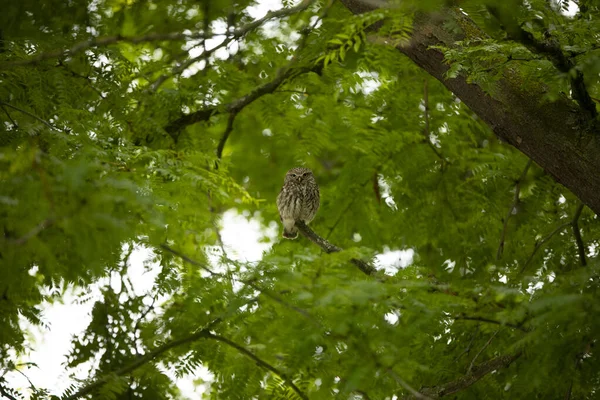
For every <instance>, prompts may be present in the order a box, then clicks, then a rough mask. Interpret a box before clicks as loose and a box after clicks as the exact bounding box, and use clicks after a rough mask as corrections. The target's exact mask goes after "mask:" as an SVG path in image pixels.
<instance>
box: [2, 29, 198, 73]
mask: <svg viewBox="0 0 600 400" xmlns="http://www.w3.org/2000/svg"><path fill="white" fill-rule="evenodd" d="M204 36H205V35H204V33H202V32H196V33H185V32H170V33H149V34H147V35H143V36H123V35H114V36H104V37H98V38H91V39H88V40H84V41H83V42H79V43H76V44H74V45H73V46H71V47H70V48H68V49H58V50H53V51H49V52H47V53H41V54H38V55H37V56H33V57H31V58H27V59H24V60H18V61H9V62H4V63H0V70H1V69H9V68H14V67H22V66H26V65H34V64H37V63H39V62H41V61H45V60H49V59H52V58H62V57H70V56H73V55H75V54H78V53H81V52H83V51H85V50H87V49H90V48H92V47H103V46H109V45H112V44H117V43H121V42H125V43H131V44H139V43H148V42H162V41H175V40H193V39H202V38H204Z"/></svg>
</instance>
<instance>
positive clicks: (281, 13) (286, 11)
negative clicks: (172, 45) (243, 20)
mask: <svg viewBox="0 0 600 400" xmlns="http://www.w3.org/2000/svg"><path fill="white" fill-rule="evenodd" d="M311 2H312V1H306V0H305V1H303V2H301V3H300V4H298V5H297V6H294V7H290V8H282V9H280V10H276V11H270V12H268V13H267V15H265V16H264V17H262V18H260V19H257V20H256V21H252V22H250V23H248V24H246V25H244V26H242V27H241V28H239V29H236V30H234V31H233V32H232V33H231V34H230V35H228V36H227V37H226V38H225V39H224V40H223V41H222V42H221V43H219V44H218V45H216V46H215V47H213V48H211V49H208V50H207V49H206V45H205V44H204V43H206V39H204V40H203V46H204V50H203V51H202V54H200V55H198V56H197V57H193V58H190V59H188V60H186V61H184V62H183V63H181V64H180V65H178V66H177V67H175V68H173V70H172V72H171V75H175V74H180V73H182V72H183V71H184V70H186V69H187V68H189V67H190V66H191V65H192V64H194V63H196V62H198V61H200V60H208V57H210V55H211V54H213V53H214V52H215V51H217V50H219V49H221V48H223V47H225V46H227V45H229V44H230V43H231V42H233V41H234V40H238V39H240V38H242V37H243V36H245V35H246V34H248V33H249V32H251V31H253V30H254V29H256V28H258V27H260V26H261V25H263V24H264V23H265V22H267V21H269V20H271V19H274V18H280V17H287V16H289V15H292V14H295V13H298V12H301V11H304V10H306V9H307V8H308V6H309V5H310V4H311ZM168 78H169V75H166V74H164V75H161V76H160V77H159V78H158V79H157V80H156V81H155V82H154V83H153V84H152V85H151V86H150V91H152V92H154V91H156V90H157V89H158V88H159V87H160V85H162V84H163V83H164V82H165V81H166V80H167V79H168Z"/></svg>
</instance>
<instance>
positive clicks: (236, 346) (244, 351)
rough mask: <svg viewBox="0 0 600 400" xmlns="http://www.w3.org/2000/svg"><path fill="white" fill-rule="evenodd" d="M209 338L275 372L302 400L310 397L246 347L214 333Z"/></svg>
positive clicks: (209, 334) (208, 335)
mask: <svg viewBox="0 0 600 400" xmlns="http://www.w3.org/2000/svg"><path fill="white" fill-rule="evenodd" d="M206 337H208V338H211V339H214V340H217V341H219V342H222V343H225V344H226V345H228V346H230V347H233V348H234V349H236V350H237V351H239V352H240V353H242V354H244V355H246V356H247V357H249V358H251V359H252V360H253V361H254V362H256V364H258V365H259V366H261V367H263V368H264V369H267V370H269V371H271V372H273V373H274V374H275V375H278V376H279V377H281V378H282V379H283V381H284V382H285V383H286V384H287V385H288V386H289V387H291V388H292V390H294V392H296V393H297V394H298V396H300V398H301V399H308V396H307V395H306V394H304V393H303V392H302V391H301V390H300V388H298V386H296V384H294V382H293V381H292V380H291V379H290V378H289V377H287V375H286V374H284V373H283V372H281V371H280V370H278V369H277V368H275V367H274V366H272V365H271V364H269V363H268V362H266V361H264V360H262V359H260V358H258V357H257V356H256V355H254V354H253V353H252V352H250V351H249V350H248V349H246V348H245V347H242V346H240V345H239V344H237V343H235V342H233V341H231V340H229V339H227V338H225V337H223V336H218V335H214V334H212V333H207V336H206Z"/></svg>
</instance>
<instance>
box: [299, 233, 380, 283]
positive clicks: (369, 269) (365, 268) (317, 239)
mask: <svg viewBox="0 0 600 400" xmlns="http://www.w3.org/2000/svg"><path fill="white" fill-rule="evenodd" d="M296 227H297V228H298V230H299V231H300V232H301V233H302V234H303V235H304V236H306V238H307V239H309V240H310V241H311V242H313V243H314V244H316V245H317V246H319V247H320V248H322V249H323V250H324V251H325V252H326V253H328V254H329V253H338V252H340V251H342V249H341V248H340V247H337V246H336V245H334V244H331V243H329V242H328V241H327V240H325V239H323V238H322V237H321V236H319V235H317V234H316V233H315V232H314V231H313V230H312V229H310V228H309V227H308V225H306V224H305V223H304V222H303V221H296ZM350 262H352V264H354V265H356V266H357V267H358V269H360V270H361V271H362V272H363V273H364V274H366V275H375V274H376V273H377V270H376V269H375V268H374V267H373V266H372V265H369V264H368V263H367V262H365V261H363V260H360V259H358V258H352V259H351V260H350Z"/></svg>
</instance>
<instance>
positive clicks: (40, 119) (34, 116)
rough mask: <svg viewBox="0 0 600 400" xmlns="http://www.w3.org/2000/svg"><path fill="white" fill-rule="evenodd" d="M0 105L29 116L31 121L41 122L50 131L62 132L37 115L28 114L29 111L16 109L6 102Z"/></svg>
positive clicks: (1, 102) (0, 102)
mask: <svg viewBox="0 0 600 400" xmlns="http://www.w3.org/2000/svg"><path fill="white" fill-rule="evenodd" d="M0 104H2V105H4V106H6V107H10V108H12V109H13V110H16V111H19V112H20V113H23V114H25V115H27V116H29V117H31V118H33V119H35V120H38V121H39V122H41V123H42V124H44V125H46V126H47V127H48V128H50V129H53V130H55V131H59V132H62V130H61V129H58V128H57V127H55V126H54V125H52V124H51V123H50V122H48V121H46V120H44V119H42V118H40V117H38V116H37V115H34V114H32V113H30V112H29V111H27V110H23V109H22V108H19V107H17V106H13V105H12V104H9V103H7V102H5V101H0Z"/></svg>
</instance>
